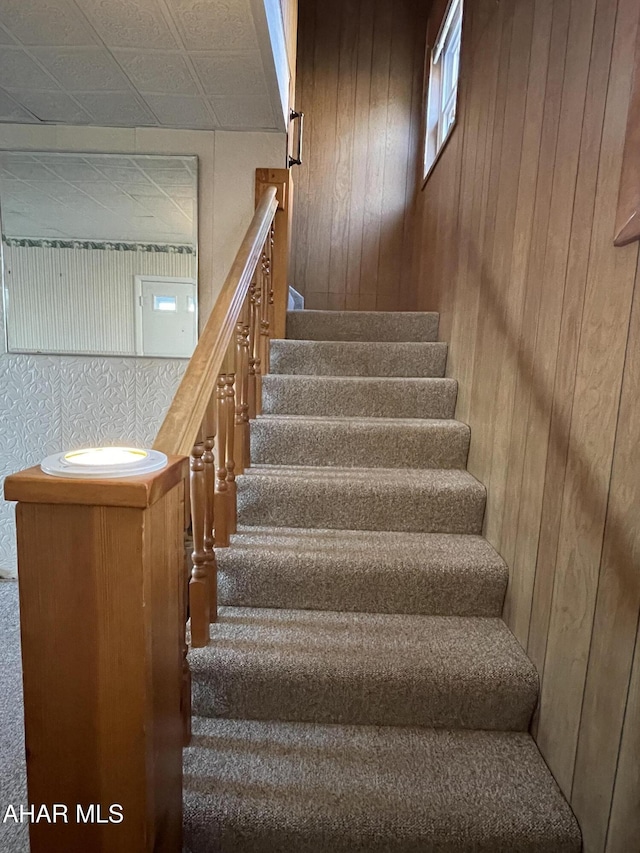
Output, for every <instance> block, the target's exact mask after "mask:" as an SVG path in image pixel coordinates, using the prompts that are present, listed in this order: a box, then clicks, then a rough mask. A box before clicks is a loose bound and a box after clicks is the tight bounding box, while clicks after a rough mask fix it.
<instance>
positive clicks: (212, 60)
mask: <svg viewBox="0 0 640 853" xmlns="http://www.w3.org/2000/svg"><path fill="white" fill-rule="evenodd" d="M192 60H193V64H194V66H195V69H196V72H197V74H198V76H199V78H200V80H201V82H202V87H203V89H204V91H205V92H206V94H207V95H209V96H211V97H217V98H234V97H245V98H246V97H247V95H254V96H255V95H262V94H264V96H265V97H267V92H266V87H265V84H264V72H263V70H262V61H261V58H260V53H259V52H258V51H257V50H247V51H240V52H227V53H208V54H197V53H195V54H192Z"/></svg>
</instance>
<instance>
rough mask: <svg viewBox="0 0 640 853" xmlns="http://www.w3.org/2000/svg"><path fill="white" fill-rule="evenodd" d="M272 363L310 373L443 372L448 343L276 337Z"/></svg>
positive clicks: (282, 370)
mask: <svg viewBox="0 0 640 853" xmlns="http://www.w3.org/2000/svg"><path fill="white" fill-rule="evenodd" d="M270 364H271V372H272V373H284V374H302V375H304V374H306V375H309V376H313V375H316V376H408V377H418V376H444V371H445V367H446V365H447V344H443V343H366V342H354V341H351V342H346V341H290V340H286V341H279V340H274V341H272V342H271V359H270Z"/></svg>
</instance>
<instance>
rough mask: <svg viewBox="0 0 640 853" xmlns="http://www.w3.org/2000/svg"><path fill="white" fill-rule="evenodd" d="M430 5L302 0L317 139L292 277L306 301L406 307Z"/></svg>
mask: <svg viewBox="0 0 640 853" xmlns="http://www.w3.org/2000/svg"><path fill="white" fill-rule="evenodd" d="M426 5H427V4H425V3H422V2H419V0H398V2H396V3H390V2H388V0H322V2H320V0H300V3H299V49H298V68H297V92H296V105H297V107H298V108H299V109H301V110H303V111H304V113H305V117H306V126H307V140H308V144H307V146H306V152H305V158H304V160H305V164H304V165H303V166H302V167H301V168H300V169H298V170H296V187H297V190H298V191H297V197H296V205H295V211H294V232H293V233H294V241H293V259H292V280H291V284H293V286H294V287H296V288H297V289H298V290H299V291H300V292H301V293H303V294H304V296H305V300H306V303H305V304H306V306H307V307H308V308H333V309H373V310H375V309H380V310H384V309H387V310H388V309H393V308H399V307H401V304H402V301H403V294H404V292H405V291H406V289H407V285H408V280H407V275H408V269H410V265H409V264H408V263H407V262H408V260H409V253H410V245H411V236H412V235H411V227H410V223H411V222H412V219H411V206H410V205H408V204H407V199H411V200H412V199H413V196H414V192H415V187H416V176H417V174H418V163H419V160H420V159H421V151H422V143H421V139H420V134H419V133H418V132H417V128H418V127H419V126H420V124H421V113H422V97H421V80H422V71H423V63H424V38H425V32H426ZM403 276H404V278H403Z"/></svg>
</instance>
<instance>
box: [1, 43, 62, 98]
mask: <svg viewBox="0 0 640 853" xmlns="http://www.w3.org/2000/svg"><path fill="white" fill-rule="evenodd" d="M0 80H2V85H3V87H4V88H5V89H17V90H24V89H39V90H41V91H47V90H54V91H59V89H60V87H59V86H58V84H57V83H56V82H55V81H54V80H52V79H51V77H49V75H48V74H45V72H44V71H43V70H42V69H41V68H39V67H38V66H37V65H36V63H35V62H34V61H33V59H31V57H30V56H29V55H28V54H27V53H25V51H24V50H23V49H22V48H21V47H3V48H2V51H0Z"/></svg>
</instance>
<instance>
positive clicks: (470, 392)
mask: <svg viewBox="0 0 640 853" xmlns="http://www.w3.org/2000/svg"><path fill="white" fill-rule="evenodd" d="M639 14H640V4H639V3H638V0H466V3H465V24H464V35H463V58H462V80H461V90H460V102H459V115H458V125H457V128H456V130H455V132H454V134H453V136H452V138H451V140H450V143H449V145H448V147H447V149H446V150H445V152H444V154H443V156H442V158H441V160H440V161H439V163H438V164H437V166H436V168H435V170H434V172H433V174H432V176H431V177H430V179H429V181H428V182H427V185H426V187H425V188H424V190H423V191H422V192H420V193H419V194H418V198H417V209H416V236H415V241H414V287H413V295H414V302H413V304H412V305H411V306H410V307H414V308H418V309H437V310H440V311H441V312H442V322H441V338H442V339H443V340H449V341H450V343H451V348H450V359H449V374H450V375H451V376H454V377H456V378H457V379H458V380H459V382H460V396H459V404H458V417H459V418H460V419H461V420H463V421H466V422H468V423H469V424H470V425H471V429H472V446H471V453H470V459H469V467H470V470H471V472H472V473H473V474H475V475H476V476H477V477H478V479H480V480H481V481H482V482H484V483H485V484H486V486H487V488H488V507H487V515H486V521H485V526H486V535H487V537H488V538H489V540H490V541H491V542H492V543H493V544H494V546H495V547H496V548H497V549H498V550H499V551H500V553H501V554H502V555H503V557H504V558H505V559H506V561H507V562H508V564H509V567H510V570H511V583H510V588H509V592H508V599H507V604H506V619H507V621H508V623H509V625H510V626H511V628H512V629H513V631H514V632H515V634H516V635H517V637H518V639H519V640H520V642H521V643H522V644H523V646H524V647H525V648H526V649H527V650H528V653H529V655H530V656H531V658H532V659H533V661H534V663H535V664H536V666H537V668H538V670H539V672H540V674H541V678H542V682H541V704H540V710H539V713H538V716H537V719H536V721H535V725H534V730H535V734H536V737H537V741H538V744H539V746H540V749H541V750H542V752H543V754H544V756H545V759H546V760H547V762H548V764H549V765H550V767H551V769H552V771H553V772H554V774H555V776H556V778H557V780H558V782H559V783H560V785H561V787H562V789H563V791H564V793H565V794H566V795H567V797H568V798H569V799H570V801H571V803H572V805H573V808H574V809H575V811H576V813H577V816H578V818H579V820H580V823H581V825H582V829H583V832H584V838H585V850H586V853H604V851H606V853H631V851H637V850H640V841H639V839H640V770H639V767H640V644H639V639H638V615H639V612H640V284H639V283H638V282H639V275H638V244H637V243H636V244H633V245H630V246H627V247H625V248H618V249H616V248H614V247H613V236H614V226H615V216H616V203H617V196H618V187H619V180H620V171H621V164H622V152H623V146H624V135H625V126H626V118H627V108H628V102H629V95H630V85H631V78H632V73H633V57H634V46H635V39H636V31H637V26H638V16H639ZM329 142H330V141H328V144H329Z"/></svg>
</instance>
